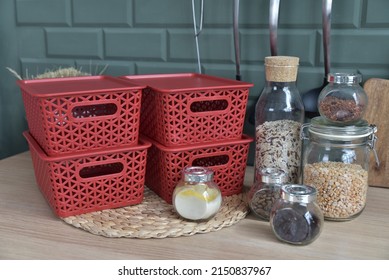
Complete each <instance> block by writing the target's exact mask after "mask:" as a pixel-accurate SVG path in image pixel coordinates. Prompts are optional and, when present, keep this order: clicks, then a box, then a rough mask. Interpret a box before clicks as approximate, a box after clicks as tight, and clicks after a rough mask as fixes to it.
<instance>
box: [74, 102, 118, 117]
mask: <svg viewBox="0 0 389 280" xmlns="http://www.w3.org/2000/svg"><path fill="white" fill-rule="evenodd" d="M117 111H118V106H117V104H115V103H114V102H106V101H105V102H104V103H84V104H75V105H74V106H73V107H72V109H71V116H72V117H73V118H74V119H75V120H80V121H82V120H86V119H94V118H99V117H105V116H108V117H111V116H112V115H116V114H117Z"/></svg>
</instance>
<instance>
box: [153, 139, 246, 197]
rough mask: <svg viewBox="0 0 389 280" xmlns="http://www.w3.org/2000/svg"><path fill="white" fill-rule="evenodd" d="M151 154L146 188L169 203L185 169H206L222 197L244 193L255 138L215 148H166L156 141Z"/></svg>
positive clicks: (209, 145)
mask: <svg viewBox="0 0 389 280" xmlns="http://www.w3.org/2000/svg"><path fill="white" fill-rule="evenodd" d="M146 140H147V141H150V142H152V144H153V145H152V146H151V148H150V149H149V151H148V156H147V168H146V185H147V186H148V187H149V188H150V189H152V190H153V191H154V192H155V193H157V194H158V195H159V196H160V197H161V198H162V199H164V200H165V201H166V202H167V203H170V204H171V203H172V194H173V190H174V188H175V186H176V184H177V183H178V181H179V180H180V178H181V171H182V170H183V169H184V167H186V166H207V167H209V168H211V169H212V170H213V171H214V180H215V182H216V183H217V184H218V186H219V187H220V190H221V192H222V195H223V196H229V195H233V194H239V193H241V192H242V188H243V182H244V175H245V170H246V162H247V155H248V151H249V144H250V142H252V140H253V139H252V138H250V137H248V136H245V135H244V136H243V137H241V139H238V140H225V141H219V142H217V143H213V144H210V143H208V144H199V145H187V146H180V147H175V148H171V147H166V146H163V145H161V144H159V143H157V142H155V141H152V140H149V139H148V138H146Z"/></svg>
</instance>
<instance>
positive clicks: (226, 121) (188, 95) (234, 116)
mask: <svg viewBox="0 0 389 280" xmlns="http://www.w3.org/2000/svg"><path fill="white" fill-rule="evenodd" d="M121 78H123V79H125V80H129V81H131V82H133V83H134V84H138V85H141V86H144V87H145V88H144V90H143V96H142V108H141V120H140V132H141V134H143V135H144V136H145V139H147V141H150V142H152V144H153V145H152V147H151V148H150V150H149V153H148V159H147V170H146V185H147V186H148V187H149V188H151V189H152V190H153V191H154V192H156V193H157V194H158V195H159V196H160V197H162V198H163V199H164V200H165V201H166V202H168V203H171V202H172V194H173V190H174V187H175V185H176V184H177V182H178V180H179V179H180V177H181V171H182V169H183V168H184V167H185V166H195V165H196V166H207V167H210V168H212V169H213V170H214V173H215V177H214V179H215V182H216V183H217V184H218V185H219V187H220V189H221V191H222V195H223V196H228V195H233V194H238V193H240V192H241V191H242V187H243V180H244V173H245V169H246V161H247V155H248V150H249V143H250V142H251V141H252V139H251V138H249V137H247V136H245V135H243V134H242V133H243V125H244V118H245V113H246V106H247V99H248V94H249V88H250V87H252V86H253V85H252V84H250V83H245V82H240V81H235V80H230V79H224V78H219V77H214V76H208V75H202V74H194V73H187V74H161V75H135V76H124V77H121Z"/></svg>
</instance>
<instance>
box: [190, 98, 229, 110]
mask: <svg viewBox="0 0 389 280" xmlns="http://www.w3.org/2000/svg"><path fill="white" fill-rule="evenodd" d="M230 103H231V102H230V100H229V98H227V97H219V98H216V99H215V98H214V97H212V99H204V98H203V99H193V100H192V101H191V102H190V104H189V110H190V112H191V113H195V114H198V113H207V112H213V113H218V112H220V113H222V112H224V111H226V110H228V109H229V108H230Z"/></svg>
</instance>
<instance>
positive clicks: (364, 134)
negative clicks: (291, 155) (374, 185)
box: [301, 117, 379, 221]
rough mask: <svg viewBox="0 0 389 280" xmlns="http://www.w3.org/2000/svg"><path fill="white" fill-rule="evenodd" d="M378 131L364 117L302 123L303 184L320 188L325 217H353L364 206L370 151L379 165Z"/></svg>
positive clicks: (338, 218)
mask: <svg viewBox="0 0 389 280" xmlns="http://www.w3.org/2000/svg"><path fill="white" fill-rule="evenodd" d="M376 131H377V128H376V126H374V125H369V124H368V123H367V121H365V120H360V121H359V122H356V123H354V124H353V125H348V126H347V125H340V124H339V125H336V124H334V123H330V122H328V121H327V120H325V119H324V118H323V117H316V118H313V119H312V121H311V123H310V124H305V125H304V126H303V129H302V133H301V137H302V139H303V141H307V143H305V144H304V151H303V160H302V165H303V183H304V184H305V185H310V186H313V187H315V188H316V189H317V192H318V193H317V203H318V205H319V207H320V208H321V210H322V211H323V215H324V218H325V219H326V220H334V221H346V220H351V219H354V218H355V217H357V216H358V215H360V214H361V212H362V211H363V209H364V208H365V205H366V193H367V189H368V171H369V161H370V151H371V150H372V151H373V152H374V155H375V156H376V164H377V165H379V161H378V157H377V154H376V152H375V149H374V146H375V141H376V135H375V133H376Z"/></svg>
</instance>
